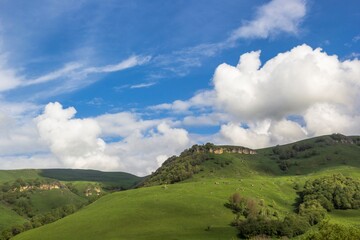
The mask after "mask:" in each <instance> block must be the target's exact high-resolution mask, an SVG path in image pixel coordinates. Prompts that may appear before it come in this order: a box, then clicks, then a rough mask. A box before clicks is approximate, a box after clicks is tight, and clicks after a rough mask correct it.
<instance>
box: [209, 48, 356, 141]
mask: <svg viewBox="0 0 360 240" xmlns="http://www.w3.org/2000/svg"><path fill="white" fill-rule="evenodd" d="M214 88H215V95H216V103H217V108H218V109H223V110H224V111H225V112H227V113H229V114H231V115H232V116H233V117H234V119H235V120H236V121H233V122H231V123H228V124H226V125H223V126H222V127H221V131H220V133H221V134H222V135H223V136H224V138H225V139H228V140H230V142H232V143H236V144H247V145H250V146H252V147H263V146H268V145H271V144H275V143H284V142H289V141H293V140H298V139H301V138H303V137H305V136H316V135H321V134H330V133H333V132H341V133H345V134H358V133H360V128H359V127H358V125H357V124H356V123H357V122H358V121H359V119H360V111H359V104H360V61H359V60H357V59H354V60H345V61H340V60H339V59H338V57H337V56H335V55H328V54H326V53H325V52H322V50H321V49H319V48H317V49H312V48H311V47H309V46H307V45H305V44H304V45H301V46H298V47H295V48H293V49H292V50H290V51H288V52H284V53H280V54H278V55H277V56H275V57H274V58H272V59H270V60H269V61H267V62H266V63H265V64H264V65H263V66H261V62H260V51H256V52H249V53H245V54H243V55H242V56H241V57H240V60H239V63H238V65H237V66H236V67H234V66H230V65H228V64H221V65H220V66H219V67H218V68H217V69H216V71H215V74H214ZM292 116H299V117H300V119H301V121H299V120H298V119H297V120H290V119H291V117H292ZM236 122H237V123H236ZM241 122H242V123H246V125H247V126H246V127H243V126H242V125H241V124H239V123H241ZM259 122H260V123H261V124H259ZM265 123H266V124H265ZM301 125H303V126H301ZM259 127H260V128H261V129H262V130H261V131H259Z"/></svg>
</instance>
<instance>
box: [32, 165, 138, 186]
mask: <svg viewBox="0 0 360 240" xmlns="http://www.w3.org/2000/svg"><path fill="white" fill-rule="evenodd" d="M39 175H40V176H42V177H46V178H53V179H57V180H59V181H87V182H99V183H102V185H103V187H105V188H108V189H111V188H114V189H120V190H121V189H129V188H131V187H133V186H135V185H136V184H138V183H139V182H140V181H141V180H142V179H143V178H142V177H138V176H135V175H132V174H130V173H125V172H101V171H96V170H82V169H42V170H40V172H39Z"/></svg>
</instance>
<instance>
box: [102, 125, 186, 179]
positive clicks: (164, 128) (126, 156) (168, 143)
mask: <svg viewBox="0 0 360 240" xmlns="http://www.w3.org/2000/svg"><path fill="white" fill-rule="evenodd" d="M190 143H191V142H190V139H189V136H188V132H187V131H186V130H184V129H180V128H171V127H170V126H169V125H168V124H166V123H160V124H159V125H157V126H156V128H152V129H150V130H149V131H146V132H143V131H140V130H135V131H134V132H133V133H132V134H130V135H129V136H127V137H126V138H124V139H123V140H122V141H119V142H114V143H110V144H109V151H110V152H111V153H112V154H116V155H119V156H122V164H123V165H124V168H125V169H127V170H130V171H131V172H133V173H136V174H139V175H144V174H149V173H151V172H152V171H154V170H156V169H157V168H158V167H160V166H161V164H162V163H163V162H164V161H165V160H166V159H167V158H168V157H170V156H172V155H174V154H179V153H180V152H182V151H183V150H184V149H185V148H187V147H189V145H190Z"/></svg>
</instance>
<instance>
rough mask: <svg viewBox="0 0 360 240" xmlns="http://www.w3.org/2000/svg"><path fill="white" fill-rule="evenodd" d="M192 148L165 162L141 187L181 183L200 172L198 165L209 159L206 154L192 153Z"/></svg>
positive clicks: (208, 155)
mask: <svg viewBox="0 0 360 240" xmlns="http://www.w3.org/2000/svg"><path fill="white" fill-rule="evenodd" d="M192 150H193V148H191V149H189V150H186V151H184V152H183V153H181V154H180V156H179V157H177V156H173V157H170V158H169V159H168V160H166V161H165V162H164V163H163V165H162V166H161V168H159V169H158V170H156V172H155V173H153V174H152V175H151V176H150V177H149V178H148V179H146V180H145V182H144V183H143V186H153V185H159V184H172V183H176V182H180V181H183V180H185V179H188V178H190V177H192V176H193V175H194V174H196V173H198V172H200V171H201V170H202V168H201V167H200V165H201V164H202V163H203V162H204V161H207V160H209V159H211V157H210V154H208V153H194V152H193V151H192Z"/></svg>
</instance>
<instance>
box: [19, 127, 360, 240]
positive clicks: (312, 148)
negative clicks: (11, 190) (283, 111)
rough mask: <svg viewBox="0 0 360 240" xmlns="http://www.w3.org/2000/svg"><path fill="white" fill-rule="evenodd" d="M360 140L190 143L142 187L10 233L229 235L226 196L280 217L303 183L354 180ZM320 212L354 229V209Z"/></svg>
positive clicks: (358, 217) (359, 168) (232, 233)
mask: <svg viewBox="0 0 360 240" xmlns="http://www.w3.org/2000/svg"><path fill="white" fill-rule="evenodd" d="M359 144H360V137H356V136H355V137H346V136H343V135H339V134H336V135H331V136H323V137H318V138H313V139H309V140H305V141H300V142H297V143H293V144H288V145H284V146H275V147H272V148H266V149H259V150H256V154H250V153H254V152H250V150H249V149H247V150H249V151H245V152H244V149H245V150H246V148H242V147H232V146H215V145H212V144H206V145H204V146H193V147H192V148H190V149H188V150H186V151H184V152H183V153H182V154H181V155H180V156H179V157H172V158H170V159H169V160H167V161H166V162H165V163H164V164H163V166H162V167H161V168H159V169H158V170H157V171H156V172H155V173H154V174H153V175H151V176H150V177H148V178H147V179H146V180H145V181H144V182H143V183H142V186H147V187H141V188H138V189H133V190H128V191H123V192H117V193H113V194H109V195H107V196H105V197H102V198H100V199H99V200H97V201H96V202H94V203H92V204H90V205H88V206H86V207H84V208H83V209H81V210H80V211H78V212H76V213H75V214H72V215H70V216H67V217H65V218H63V219H60V220H58V221H56V222H54V223H51V224H48V225H45V226H42V227H40V228H36V229H33V230H30V231H27V232H24V233H22V234H20V235H18V236H16V237H15V238H14V239H20V240H21V239H235V238H236V237H237V233H238V230H237V229H236V228H235V227H233V226H231V225H230V223H231V222H233V221H234V219H235V217H236V215H235V214H234V213H233V212H232V211H231V210H230V209H229V208H227V207H225V206H224V205H226V203H228V200H229V197H230V196H231V195H233V194H234V193H239V194H240V195H241V197H243V198H252V199H256V200H257V201H258V202H260V203H261V204H262V206H266V209H267V211H269V212H271V213H275V212H276V214H277V216H276V218H277V219H284V218H286V216H290V215H291V214H294V211H296V208H297V203H298V202H299V195H298V194H297V192H298V191H299V190H301V189H302V187H303V186H304V184H305V183H306V181H308V180H310V181H312V180H315V179H319V178H321V177H323V176H332V175H333V174H337V173H341V174H342V175H343V176H345V177H351V178H352V179H354V180H355V181H359V180H360V146H359ZM210 149H211V150H210ZM240 152H241V153H240ZM172 183H173V184H172ZM355 197H357V196H355ZM327 216H328V218H329V219H330V224H336V223H341V224H343V225H347V226H349V227H351V226H356V227H360V225H359V222H360V210H359V209H349V210H334V211H331V212H329V213H327ZM299 218H300V217H299ZM315 228H316V227H315Z"/></svg>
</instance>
